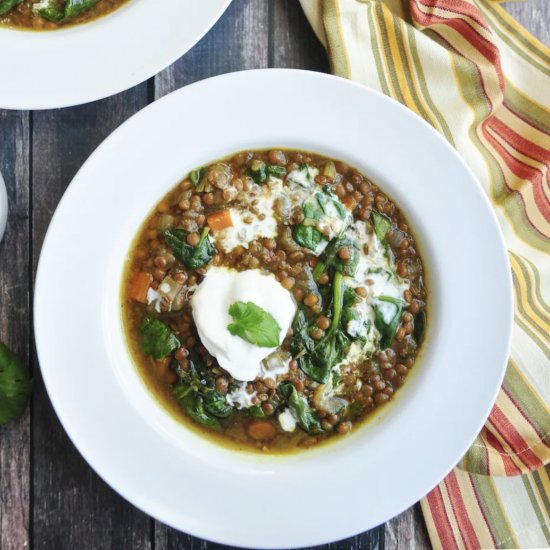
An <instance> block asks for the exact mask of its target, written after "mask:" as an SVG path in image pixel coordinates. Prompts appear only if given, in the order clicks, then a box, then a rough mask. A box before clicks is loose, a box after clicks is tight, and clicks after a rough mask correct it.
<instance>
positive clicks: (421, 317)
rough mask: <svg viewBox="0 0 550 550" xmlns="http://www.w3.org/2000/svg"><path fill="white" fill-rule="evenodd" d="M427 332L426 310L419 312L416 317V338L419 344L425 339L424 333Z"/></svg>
mask: <svg viewBox="0 0 550 550" xmlns="http://www.w3.org/2000/svg"><path fill="white" fill-rule="evenodd" d="M425 332H426V312H425V311H421V312H419V313H418V314H417V315H416V317H415V318H414V338H415V340H416V342H417V343H418V344H421V343H422V340H424V334H425Z"/></svg>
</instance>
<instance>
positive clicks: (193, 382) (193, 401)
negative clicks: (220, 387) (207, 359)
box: [172, 349, 234, 429]
mask: <svg viewBox="0 0 550 550" xmlns="http://www.w3.org/2000/svg"><path fill="white" fill-rule="evenodd" d="M175 370H176V372H177V374H178V376H179V377H180V381H179V382H178V383H176V384H174V386H173V387H172V391H173V392H174V395H175V397H176V398H177V399H178V401H179V402H180V403H181V405H182V406H183V408H184V409H185V410H186V412H187V414H189V416H191V418H193V419H194V420H196V421H197V422H199V423H200V424H203V425H204V426H208V427H210V428H216V429H217V428H219V427H220V422H219V420H218V418H227V417H229V416H231V414H233V412H234V408H233V407H231V406H230V405H229V403H227V399H226V398H225V396H224V395H222V394H221V393H219V392H217V391H216V389H215V376H214V374H213V373H212V371H211V370H210V369H208V368H207V367H206V365H205V364H204V362H203V360H202V358H201V356H200V355H199V354H198V353H197V352H196V351H195V350H193V349H191V350H189V367H188V368H187V369H182V368H181V367H177V368H176V369H175Z"/></svg>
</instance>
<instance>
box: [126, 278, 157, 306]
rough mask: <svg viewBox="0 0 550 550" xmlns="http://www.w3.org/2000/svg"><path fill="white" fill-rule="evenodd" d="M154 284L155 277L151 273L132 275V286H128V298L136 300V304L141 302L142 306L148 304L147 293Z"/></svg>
mask: <svg viewBox="0 0 550 550" xmlns="http://www.w3.org/2000/svg"><path fill="white" fill-rule="evenodd" d="M152 282H153V276H152V275H151V274H150V273H145V272H144V271H136V272H135V273H134V274H133V275H132V279H131V280H130V284H129V286H128V298H130V299H132V300H135V301H136V302H141V303H142V304H146V303H147V291H148V290H149V287H150V286H151V283H152Z"/></svg>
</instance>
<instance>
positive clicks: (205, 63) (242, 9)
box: [155, 0, 271, 98]
mask: <svg viewBox="0 0 550 550" xmlns="http://www.w3.org/2000/svg"><path fill="white" fill-rule="evenodd" d="M269 4H271V2H269V3H268V2H265V1H264V0H233V2H232V3H231V5H230V6H229V8H228V9H227V11H226V12H225V13H224V15H222V17H221V18H220V20H219V21H218V22H217V23H216V25H214V27H213V28H212V29H211V30H210V32H209V33H208V34H207V35H206V36H205V37H204V38H203V39H202V40H201V41H200V42H199V43H198V44H197V45H196V46H195V47H194V48H193V49H192V50H191V51H190V52H188V53H187V54H186V55H185V56H183V57H182V58H181V59H179V60H178V61H176V63H174V64H173V65H172V66H170V67H168V68H167V69H165V70H164V71H162V72H161V73H160V74H159V75H157V76H156V78H155V96H156V98H159V97H162V96H163V95H165V94H167V93H170V92H172V91H174V90H176V89H178V88H181V87H182V86H185V85H186V84H191V83H192V82H196V81H197V80H202V79H204V78H208V77H210V76H215V75H218V74H224V73H229V72H232V71H242V70H245V69H260V68H264V67H267V66H268V63H269V58H268V35H267V29H268V25H269Z"/></svg>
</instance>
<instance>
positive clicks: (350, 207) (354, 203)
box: [342, 195, 357, 212]
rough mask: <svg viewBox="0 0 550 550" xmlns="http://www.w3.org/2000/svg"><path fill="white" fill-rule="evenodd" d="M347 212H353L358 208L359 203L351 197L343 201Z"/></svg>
mask: <svg viewBox="0 0 550 550" xmlns="http://www.w3.org/2000/svg"><path fill="white" fill-rule="evenodd" d="M342 202H343V203H344V206H345V207H346V210H349V211H350V212H353V209H354V208H355V207H356V206H357V201H356V200H355V198H354V197H352V196H351V195H348V196H347V197H346V198H345V199H344V200H343V201H342Z"/></svg>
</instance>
